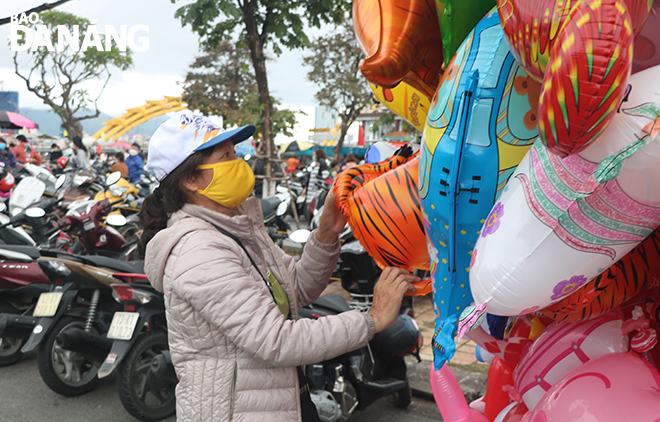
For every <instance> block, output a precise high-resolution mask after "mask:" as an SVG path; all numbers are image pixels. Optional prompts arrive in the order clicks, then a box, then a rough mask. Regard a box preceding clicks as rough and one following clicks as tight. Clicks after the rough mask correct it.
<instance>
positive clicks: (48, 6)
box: [0, 0, 69, 25]
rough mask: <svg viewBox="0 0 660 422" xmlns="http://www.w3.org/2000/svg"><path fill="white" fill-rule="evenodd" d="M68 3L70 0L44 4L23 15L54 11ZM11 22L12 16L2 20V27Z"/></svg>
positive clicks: (0, 22)
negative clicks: (55, 8) (53, 9)
mask: <svg viewBox="0 0 660 422" xmlns="http://www.w3.org/2000/svg"><path fill="white" fill-rule="evenodd" d="M68 1H69V0H59V1H55V2H53V3H44V4H42V5H41V6H37V7H33V8H32V9H30V10H26V11H25V12H23V13H25V14H26V15H29V14H30V13H39V12H43V11H44V10H50V9H52V8H54V7H57V6H59V5H61V4H64V3H66V2H68ZM18 14H20V13H18ZM9 22H11V16H8V17H6V18H3V19H0V25H6V24H8V23H9Z"/></svg>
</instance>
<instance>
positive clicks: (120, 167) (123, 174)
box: [110, 151, 128, 179]
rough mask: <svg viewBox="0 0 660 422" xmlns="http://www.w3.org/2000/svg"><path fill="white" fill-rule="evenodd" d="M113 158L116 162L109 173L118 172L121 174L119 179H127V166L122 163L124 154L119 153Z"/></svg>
mask: <svg viewBox="0 0 660 422" xmlns="http://www.w3.org/2000/svg"><path fill="white" fill-rule="evenodd" d="M115 158H116V159H117V161H115V163H114V164H113V165H112V167H110V171H111V172H113V173H114V172H116V171H118V172H120V173H121V177H123V178H124V179H128V166H127V165H126V163H125V162H124V153H123V152H121V151H119V152H117V153H115Z"/></svg>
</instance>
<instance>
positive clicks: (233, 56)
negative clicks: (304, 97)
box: [183, 41, 298, 137]
mask: <svg viewBox="0 0 660 422" xmlns="http://www.w3.org/2000/svg"><path fill="white" fill-rule="evenodd" d="M190 67H191V71H190V72H188V74H187V75H186V79H185V81H184V83H183V87H184V90H183V100H184V101H185V102H186V103H187V104H188V107H189V108H191V109H193V110H199V111H200V112H201V113H202V114H204V115H218V116H222V118H223V123H224V125H225V128H227V127H230V126H234V125H236V126H242V125H246V124H254V125H255V126H257V134H256V136H257V137H261V133H262V124H261V112H262V110H263V107H264V106H263V104H260V103H259V92H258V89H257V84H256V78H255V76H254V70H253V69H252V67H251V66H250V56H249V50H248V48H247V46H246V45H245V44H243V43H239V44H234V43H232V42H230V41H221V42H220V44H219V45H218V46H217V48H216V49H214V50H210V51H209V50H207V51H205V54H204V55H202V56H199V57H197V58H196V59H195V62H194V63H193V64H192V65H191V66H190ZM271 102H272V104H273V106H274V113H273V116H272V121H273V133H274V134H275V135H277V134H279V133H283V134H285V135H287V136H291V135H292V130H293V127H294V126H295V124H296V121H297V120H296V116H295V113H296V112H298V111H292V110H287V109H278V108H277V105H279V101H278V100H277V99H275V98H273V97H271Z"/></svg>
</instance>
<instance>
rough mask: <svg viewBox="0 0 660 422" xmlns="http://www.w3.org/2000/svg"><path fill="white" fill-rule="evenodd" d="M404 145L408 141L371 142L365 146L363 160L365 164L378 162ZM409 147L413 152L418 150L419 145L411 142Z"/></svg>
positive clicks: (387, 157)
mask: <svg viewBox="0 0 660 422" xmlns="http://www.w3.org/2000/svg"><path fill="white" fill-rule="evenodd" d="M406 145H408V143H407V142H403V141H379V142H376V143H374V144H371V146H369V148H367V152H365V153H364V162H365V163H366V164H375V163H380V162H381V161H386V160H388V159H389V158H390V157H392V156H393V155H394V153H396V152H397V151H398V150H399V149H400V148H401V147H404V146H406ZM410 147H411V148H412V150H413V152H417V151H419V145H417V144H412V145H410Z"/></svg>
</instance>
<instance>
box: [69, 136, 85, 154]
mask: <svg viewBox="0 0 660 422" xmlns="http://www.w3.org/2000/svg"><path fill="white" fill-rule="evenodd" d="M72 140H73V145H75V146H77V147H78V148H80V149H81V150H83V151H85V152H87V147H86V146H85V145H83V143H82V139H81V138H80V136H74V137H73V139H72Z"/></svg>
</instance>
